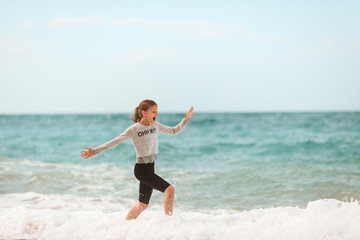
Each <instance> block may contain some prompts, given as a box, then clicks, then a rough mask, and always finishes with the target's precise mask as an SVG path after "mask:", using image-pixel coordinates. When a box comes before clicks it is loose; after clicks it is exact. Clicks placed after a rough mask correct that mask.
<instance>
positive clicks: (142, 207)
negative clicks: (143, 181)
mask: <svg viewBox="0 0 360 240" xmlns="http://www.w3.org/2000/svg"><path fill="white" fill-rule="evenodd" d="M148 206H149V204H146V203H142V202H139V203H138V208H140V209H141V211H144V210H145V209H147V208H148Z"/></svg>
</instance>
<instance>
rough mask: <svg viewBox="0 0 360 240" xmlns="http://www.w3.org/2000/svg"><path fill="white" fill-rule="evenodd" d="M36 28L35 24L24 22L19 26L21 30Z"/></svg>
mask: <svg viewBox="0 0 360 240" xmlns="http://www.w3.org/2000/svg"><path fill="white" fill-rule="evenodd" d="M33 26H34V22H30V21H27V22H22V23H21V24H19V28H20V29H23V30H30V29H31V28H33Z"/></svg>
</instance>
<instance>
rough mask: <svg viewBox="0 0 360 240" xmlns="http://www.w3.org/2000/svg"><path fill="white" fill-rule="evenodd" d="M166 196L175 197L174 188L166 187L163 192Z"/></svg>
mask: <svg viewBox="0 0 360 240" xmlns="http://www.w3.org/2000/svg"><path fill="white" fill-rule="evenodd" d="M164 193H165V194H166V195H170V196H174V195H175V188H174V187H173V186H171V185H170V186H168V187H167V188H166V190H165V192H164Z"/></svg>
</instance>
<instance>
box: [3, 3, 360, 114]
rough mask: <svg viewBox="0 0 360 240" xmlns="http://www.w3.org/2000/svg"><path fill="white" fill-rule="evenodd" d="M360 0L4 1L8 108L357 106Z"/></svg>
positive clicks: (5, 103)
mask: <svg viewBox="0 0 360 240" xmlns="http://www.w3.org/2000/svg"><path fill="white" fill-rule="evenodd" d="M359 12H360V1H347V0H345V1H338V0H337V1H333V0H327V1H316V0H313V1H308V0H304V1H266V0H265V1H257V0H255V1H224V0H222V1H156V0H153V1H121V0H114V1H106V0H105V1H65V0H62V1H35V0H34V1H29V0H26V1H25V0H23V1H12V0H1V1H0V114H19V113H30V114H35V113H123V112H132V111H133V109H134V108H135V107H136V106H137V105H138V104H139V102H140V101H141V100H143V99H153V100H155V101H156V102H157V103H158V105H159V112H160V113H161V112H183V111H187V110H188V109H189V108H190V106H191V105H193V106H194V107H195V111H198V112H210V111H224V112H228V111H230V112H259V111H354V110H357V111H359V110H360V14H359Z"/></svg>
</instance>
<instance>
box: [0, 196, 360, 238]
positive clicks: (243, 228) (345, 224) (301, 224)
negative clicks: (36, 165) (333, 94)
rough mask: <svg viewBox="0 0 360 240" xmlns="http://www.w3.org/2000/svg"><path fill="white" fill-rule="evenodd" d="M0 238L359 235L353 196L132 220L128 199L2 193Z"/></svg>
mask: <svg viewBox="0 0 360 240" xmlns="http://www.w3.org/2000/svg"><path fill="white" fill-rule="evenodd" d="M0 204H1V208H0V239H2V238H10V239H11V238H13V239H18V238H21V239H29V238H37V239H67V240H68V239H145V238H146V239H276V240H279V239H280V240H281V239H295V240H296V239H301V240H302V239H316V240H318V239H346V240H357V239H359V236H360V228H359V226H360V205H359V203H358V202H357V201H352V202H340V201H337V200H332V199H323V200H318V201H313V202H309V203H308V205H307V206H306V207H305V208H299V207H277V208H266V209H254V210H249V211H234V210H232V211H230V210H207V211H196V210H195V209H194V210H185V209H179V208H176V209H175V212H174V216H172V217H167V216H164V215H163V210H162V209H161V206H160V205H154V206H150V207H149V209H148V210H146V211H145V212H144V213H143V214H142V215H140V216H139V218H138V219H136V220H133V221H125V220H124V218H125V216H126V214H127V211H128V209H129V206H130V203H125V204H119V203H114V202H111V201H109V199H98V200H97V201H94V199H91V198H80V197H74V196H65V195H59V196H56V195H53V196H48V195H42V194H38V193H34V192H29V193H24V194H7V195H3V197H2V198H1V200H0Z"/></svg>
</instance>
